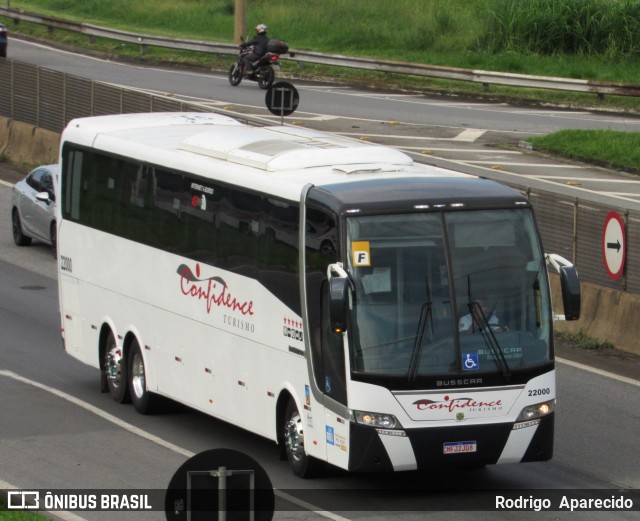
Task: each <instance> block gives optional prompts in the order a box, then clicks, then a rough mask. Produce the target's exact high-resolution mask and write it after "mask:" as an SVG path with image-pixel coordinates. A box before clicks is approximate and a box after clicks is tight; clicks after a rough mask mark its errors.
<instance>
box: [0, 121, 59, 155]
mask: <svg viewBox="0 0 640 521" xmlns="http://www.w3.org/2000/svg"><path fill="white" fill-rule="evenodd" d="M59 147H60V134H59V133H57V132H52V131H50V130H45V129H43V128H39V127H36V126H35V125H30V124H28V123H23V122H21V121H14V120H11V119H8V118H4V117H3V118H0V153H2V154H4V155H5V156H7V157H8V158H9V159H10V160H11V161H12V162H13V163H17V164H24V165H28V166H36V165H44V164H50V163H57V162H58V154H59Z"/></svg>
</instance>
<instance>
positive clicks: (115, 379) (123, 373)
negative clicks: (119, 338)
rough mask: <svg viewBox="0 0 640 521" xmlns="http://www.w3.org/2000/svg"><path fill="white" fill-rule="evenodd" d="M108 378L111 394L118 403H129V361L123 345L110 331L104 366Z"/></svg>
mask: <svg viewBox="0 0 640 521" xmlns="http://www.w3.org/2000/svg"><path fill="white" fill-rule="evenodd" d="M102 370H103V372H104V375H105V377H106V379H107V388H108V389H109V394H111V397H112V398H113V399H114V400H115V401H116V402H118V403H129V402H130V401H131V397H130V395H129V386H128V381H127V361H126V359H125V357H124V352H123V349H122V347H119V346H118V345H117V344H116V340H115V337H114V336H113V333H109V336H108V337H107V343H106V344H105V349H104V366H103V368H102Z"/></svg>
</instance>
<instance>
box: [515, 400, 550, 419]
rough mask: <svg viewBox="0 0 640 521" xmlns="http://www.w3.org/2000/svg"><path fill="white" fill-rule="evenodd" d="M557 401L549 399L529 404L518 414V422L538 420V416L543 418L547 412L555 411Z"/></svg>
mask: <svg viewBox="0 0 640 521" xmlns="http://www.w3.org/2000/svg"><path fill="white" fill-rule="evenodd" d="M555 404H556V401H555V400H549V401H548V402H542V403H537V404H535V405H527V406H526V407H525V408H524V409H522V411H521V412H520V415H519V416H518V419H517V420H516V423H517V422H526V421H530V420H537V419H538V418H542V417H543V416H546V415H547V414H550V413H552V412H553V409H554V407H555Z"/></svg>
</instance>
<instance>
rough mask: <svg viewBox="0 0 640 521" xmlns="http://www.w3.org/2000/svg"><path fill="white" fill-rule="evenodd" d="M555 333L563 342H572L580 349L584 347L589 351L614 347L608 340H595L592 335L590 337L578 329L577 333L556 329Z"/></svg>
mask: <svg viewBox="0 0 640 521" xmlns="http://www.w3.org/2000/svg"><path fill="white" fill-rule="evenodd" d="M555 335H556V337H557V338H558V339H559V340H562V341H563V342H566V343H568V344H572V345H574V346H576V347H580V348H581V349H586V350H589V351H594V350H601V349H613V347H614V346H613V344H611V343H610V342H605V341H601V340H597V339H595V338H593V337H590V336H589V335H587V334H586V333H585V332H584V331H582V330H580V331H578V332H577V333H571V332H569V331H557V330H556V332H555Z"/></svg>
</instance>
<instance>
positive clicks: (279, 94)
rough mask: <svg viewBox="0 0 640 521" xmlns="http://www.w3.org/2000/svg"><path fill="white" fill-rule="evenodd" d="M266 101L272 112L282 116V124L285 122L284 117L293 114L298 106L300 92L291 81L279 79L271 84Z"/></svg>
mask: <svg viewBox="0 0 640 521" xmlns="http://www.w3.org/2000/svg"><path fill="white" fill-rule="evenodd" d="M265 103H266V104H267V108H268V109H269V112H271V114H273V115H275V116H280V124H281V125H282V124H284V117H285V116H288V115H289V114H293V113H294V112H295V110H296V109H297V108H298V103H300V94H298V90H297V89H296V88H295V87H294V86H293V85H291V83H287V82H286V81H279V82H278V83H274V84H273V85H271V87H269V90H267V95H266V97H265Z"/></svg>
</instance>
